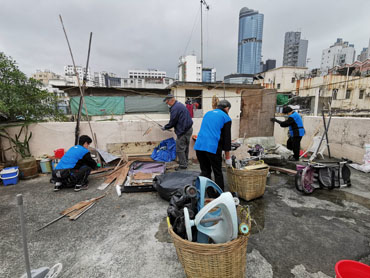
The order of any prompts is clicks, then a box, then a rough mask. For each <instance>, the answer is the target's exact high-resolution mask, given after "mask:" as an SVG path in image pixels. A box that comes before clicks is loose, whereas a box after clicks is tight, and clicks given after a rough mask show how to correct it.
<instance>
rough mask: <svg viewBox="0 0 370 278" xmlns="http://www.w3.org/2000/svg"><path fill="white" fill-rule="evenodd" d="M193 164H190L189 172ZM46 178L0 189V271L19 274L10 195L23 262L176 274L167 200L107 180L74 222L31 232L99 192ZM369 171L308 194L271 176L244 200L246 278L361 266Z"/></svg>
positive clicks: (96, 273)
mask: <svg viewBox="0 0 370 278" xmlns="http://www.w3.org/2000/svg"><path fill="white" fill-rule="evenodd" d="M198 167H199V166H198V165H193V166H192V168H193V169H196V170H198V169H199V168H198ZM49 178H50V176H43V177H39V178H37V179H33V180H28V181H21V182H20V183H18V184H17V185H13V186H6V187H5V186H1V187H0V223H1V225H0V252H1V255H2V256H1V259H0V277H20V276H21V275H22V274H23V273H25V267H24V259H23V251H22V245H21V238H20V224H19V215H18V208H17V206H16V199H15V196H16V194H19V193H22V194H23V198H24V203H25V214H26V220H27V231H28V242H29V246H28V247H29V252H30V260H31V267H32V268H38V267H42V266H49V267H50V266H52V265H54V264H55V263H58V262H61V263H62V264H63V272H62V273H63V274H62V275H60V276H59V277H71V278H73V277H78V278H83V277H89V278H93V277H99V278H101V277H163V278H165V277H168V278H170V277H171V278H173V277H185V275H184V272H183V269H182V266H181V265H180V263H179V261H178V260H177V256H176V252H175V248H174V246H173V244H172V243H171V239H170V237H169V235H168V234H167V224H166V220H165V219H166V210H167V206H168V203H167V202H166V201H164V200H162V199H161V198H160V197H159V195H158V194H157V193H156V192H151V193H131V194H122V196H121V197H118V196H117V194H116V192H115V190H114V189H113V188H112V187H111V188H110V189H108V194H107V195H106V196H105V197H104V198H103V199H101V200H100V201H99V202H98V204H97V205H95V206H94V207H93V208H92V209H90V210H89V211H88V212H87V213H86V214H84V215H83V216H81V217H80V218H79V219H78V220H77V221H70V220H68V219H65V218H63V219H61V220H60V221H58V222H56V223H54V224H53V225H51V226H49V227H47V228H45V229H43V230H41V231H39V232H36V229H38V228H40V227H42V226H43V225H44V224H45V223H47V222H49V221H51V220H52V219H54V218H56V217H58V216H59V212H61V211H62V210H64V209H66V208H68V207H70V206H72V205H74V204H75V203H77V202H79V201H82V200H86V199H90V198H93V197H97V196H99V195H101V194H102V191H100V190H98V189H97V187H98V185H100V184H101V182H102V179H98V178H93V177H90V186H89V190H85V191H80V192H74V191H73V190H68V189H65V190H61V191H59V192H53V190H52V189H53V187H52V185H51V184H50V183H49ZM369 178H370V175H369V174H363V173H360V172H358V171H356V170H352V180H353V185H352V187H351V188H347V189H340V190H339V189H335V190H333V191H327V190H317V191H315V192H314V193H313V194H312V195H310V196H304V195H302V194H300V193H299V192H297V191H296V189H295V187H294V177H290V176H287V175H285V174H279V175H278V174H272V175H271V176H270V177H269V179H268V185H267V187H266V193H265V195H264V196H263V197H262V198H259V199H256V200H254V201H250V202H248V204H249V205H250V206H251V214H252V217H253V218H254V219H255V220H256V223H257V225H254V226H253V227H252V235H251V236H250V239H249V242H248V249H247V253H248V254H247V274H246V277H249V278H257V277H264V278H269V277H278V278H279V277H282V278H289V277H297V278H298V277H299V278H301V277H307V278H327V277H335V273H334V265H335V263H336V262H337V261H339V260H341V259H353V260H358V261H362V262H364V263H367V264H370V243H369V241H370V179H369Z"/></svg>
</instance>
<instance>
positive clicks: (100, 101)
mask: <svg viewBox="0 0 370 278" xmlns="http://www.w3.org/2000/svg"><path fill="white" fill-rule="evenodd" d="M84 101H85V103H86V107H87V112H88V113H89V116H103V115H123V114H125V97H95V96H91V97H90V96H86V97H84ZM79 104H80V97H73V98H71V100H70V105H71V111H72V114H78V106H79ZM82 115H86V113H85V106H84V105H83V106H82Z"/></svg>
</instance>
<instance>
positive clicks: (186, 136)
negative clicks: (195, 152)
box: [162, 94, 193, 170]
mask: <svg viewBox="0 0 370 278" xmlns="http://www.w3.org/2000/svg"><path fill="white" fill-rule="evenodd" d="M163 101H164V102H166V104H167V105H168V107H170V121H169V123H168V124H166V125H165V126H164V127H163V128H162V130H166V129H171V128H173V127H174V128H175V133H176V135H177V139H176V155H177V157H178V159H179V167H178V168H176V170H179V169H186V168H188V159H189V144H190V137H191V135H192V134H193V128H192V127H193V120H192V119H191V116H190V113H189V111H188V109H186V107H185V105H184V104H182V103H180V102H178V101H177V100H176V99H175V97H174V96H173V95H171V94H169V95H168V96H166V98H165V99H164V100H163Z"/></svg>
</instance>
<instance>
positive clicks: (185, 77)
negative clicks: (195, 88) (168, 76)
mask: <svg viewBox="0 0 370 278" xmlns="http://www.w3.org/2000/svg"><path fill="white" fill-rule="evenodd" d="M178 75H179V81H185V82H202V64H200V63H198V62H197V56H195V55H188V56H181V57H180V60H179V65H178Z"/></svg>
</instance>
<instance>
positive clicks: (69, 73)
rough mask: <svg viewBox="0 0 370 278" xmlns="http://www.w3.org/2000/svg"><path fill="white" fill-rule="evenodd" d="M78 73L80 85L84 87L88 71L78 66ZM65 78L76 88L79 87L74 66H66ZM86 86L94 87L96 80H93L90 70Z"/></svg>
mask: <svg viewBox="0 0 370 278" xmlns="http://www.w3.org/2000/svg"><path fill="white" fill-rule="evenodd" d="M76 71H77V74H78V77H79V79H80V84H81V85H82V82H83V78H84V75H85V71H86V69H85V68H83V67H81V66H76ZM64 76H65V78H66V79H67V81H68V83H71V84H73V85H75V86H77V85H78V82H77V78H76V74H75V70H74V68H73V65H67V66H64ZM86 85H87V86H89V87H91V86H94V80H93V77H92V76H91V74H90V69H87V74H86Z"/></svg>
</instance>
